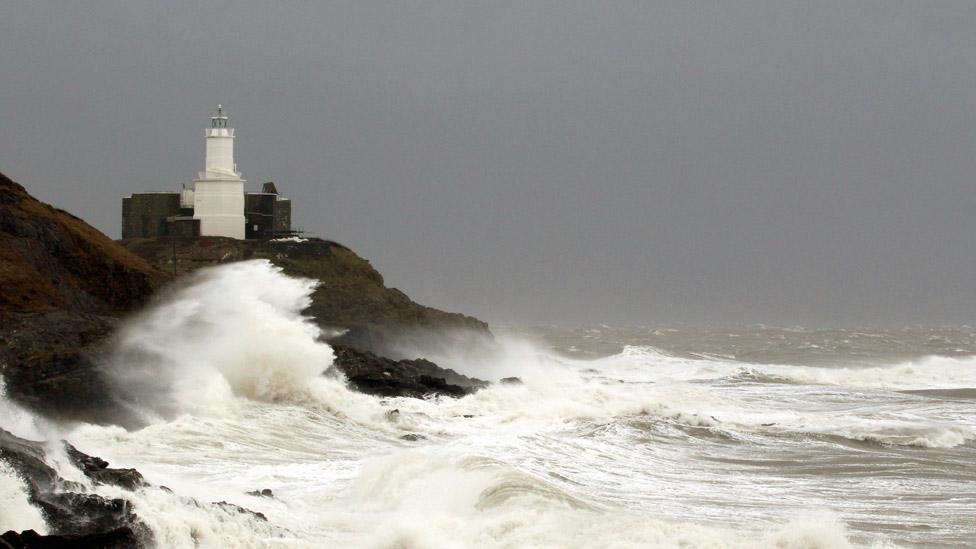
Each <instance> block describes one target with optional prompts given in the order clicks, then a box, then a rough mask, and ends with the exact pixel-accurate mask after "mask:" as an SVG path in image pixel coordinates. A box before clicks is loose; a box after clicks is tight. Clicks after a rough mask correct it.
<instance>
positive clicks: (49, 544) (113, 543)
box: [0, 527, 142, 549]
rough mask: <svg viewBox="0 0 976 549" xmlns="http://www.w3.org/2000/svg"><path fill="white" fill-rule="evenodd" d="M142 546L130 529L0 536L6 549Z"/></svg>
mask: <svg viewBox="0 0 976 549" xmlns="http://www.w3.org/2000/svg"><path fill="white" fill-rule="evenodd" d="M4 544H5V545H4ZM141 546H142V543H141V542H140V541H139V539H138V538H137V537H136V534H135V532H133V531H132V529H131V528H128V527H122V528H116V529H115V530H109V531H107V532H99V533H96V534H88V535H81V536H64V535H52V536H42V535H40V534H38V533H37V532H35V531H33V530H24V531H23V532H21V533H19V534H18V533H17V532H14V531H13V530H10V531H8V532H6V533H5V534H3V535H2V536H0V548H4V549H5V548H7V547H9V548H11V549H58V548H68V549H130V548H132V547H141Z"/></svg>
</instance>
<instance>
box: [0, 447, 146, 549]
mask: <svg viewBox="0 0 976 549" xmlns="http://www.w3.org/2000/svg"><path fill="white" fill-rule="evenodd" d="M66 449H67V450H68V455H69V458H70V459H71V460H72V461H73V462H76V463H92V464H104V466H101V467H98V466H96V469H100V470H108V471H134V470H132V469H108V464H107V463H105V461H104V460H101V459H99V458H97V457H93V456H89V455H87V454H84V453H82V452H79V451H78V450H76V449H75V448H73V447H71V446H70V445H66ZM0 459H2V460H3V461H5V462H6V463H8V464H9V465H10V466H11V467H12V468H13V470H14V471H16V472H17V474H18V475H19V476H20V477H21V478H22V479H23V480H24V483H25V485H26V487H27V495H28V499H29V501H30V502H31V503H32V504H34V505H36V506H37V507H38V508H39V509H40V510H41V513H42V514H43V515H44V519H45V522H46V523H47V526H48V528H49V530H50V531H51V535H49V536H41V535H38V534H37V533H36V532H34V531H32V530H26V531H24V532H21V533H19V534H18V533H17V532H7V533H5V534H3V536H2V538H0V539H2V540H3V542H4V543H7V544H8V545H10V546H12V547H64V546H67V547H142V546H144V545H146V544H147V543H148V542H150V541H151V537H152V536H151V533H150V531H149V528H148V527H147V526H146V525H145V524H144V523H143V522H142V521H141V520H140V519H139V517H137V516H136V515H135V513H133V512H132V506H131V504H130V503H129V502H128V501H126V500H124V499H121V498H112V499H109V498H105V497H102V496H99V495H96V494H91V493H86V492H85V491H84V487H83V486H82V485H80V484H78V483H75V482H71V481H67V480H65V479H63V478H61V477H60V476H59V475H58V473H57V471H55V470H54V468H52V467H51V466H50V465H48V464H47V461H46V452H45V450H44V445H43V443H40V442H34V441H30V440H26V439H22V438H20V437H17V436H15V435H13V434H11V433H9V432H7V431H4V430H3V429H0ZM83 471H84V469H83ZM84 472H85V474H86V475H88V476H89V477H92V475H91V474H89V472H88V471H84ZM135 475H138V478H139V480H140V481H141V480H142V476H141V475H139V474H138V472H135ZM131 476H132V475H131V474H128V475H124V476H122V477H118V478H116V477H112V476H109V475H106V476H102V477H100V478H99V482H104V483H110V484H116V485H118V486H122V487H123V488H128V487H129V486H130V485H131V483H130V482H129V479H130V478H131ZM0 547H3V545H0Z"/></svg>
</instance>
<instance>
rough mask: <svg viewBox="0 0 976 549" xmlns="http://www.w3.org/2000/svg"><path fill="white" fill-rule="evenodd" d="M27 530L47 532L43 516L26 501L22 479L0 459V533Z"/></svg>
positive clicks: (25, 490)
mask: <svg viewBox="0 0 976 549" xmlns="http://www.w3.org/2000/svg"><path fill="white" fill-rule="evenodd" d="M28 529H33V530H34V531H36V532H38V533H42V534H43V533H45V532H47V525H46V524H45V522H44V516H43V515H42V514H41V511H40V509H38V508H37V507H34V506H33V505H31V503H30V502H29V501H28V496H27V487H26V486H25V485H24V481H23V479H21V478H20V477H19V476H18V475H17V472H16V471H14V469H13V468H12V467H10V465H8V464H7V463H6V462H4V461H3V460H2V459H0V532H6V531H7V530H16V531H18V532H19V531H21V530H28Z"/></svg>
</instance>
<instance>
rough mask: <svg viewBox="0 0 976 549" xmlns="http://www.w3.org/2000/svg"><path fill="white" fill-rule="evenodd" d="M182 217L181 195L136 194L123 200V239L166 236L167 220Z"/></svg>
mask: <svg viewBox="0 0 976 549" xmlns="http://www.w3.org/2000/svg"><path fill="white" fill-rule="evenodd" d="M176 215H180V193H136V194H133V195H132V196H128V197H126V198H123V199H122V238H138V237H145V236H165V235H166V234H168V231H167V227H166V218H167V217H171V216H176Z"/></svg>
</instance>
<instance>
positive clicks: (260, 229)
mask: <svg viewBox="0 0 976 549" xmlns="http://www.w3.org/2000/svg"><path fill="white" fill-rule="evenodd" d="M244 207H245V211H246V212H247V213H246V217H247V227H246V230H245V235H246V237H247V238H272V237H274V236H278V235H281V234H286V233H289V232H291V200H288V199H287V198H281V196H280V195H278V194H277V193H267V192H264V193H247V194H245V195H244Z"/></svg>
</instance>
